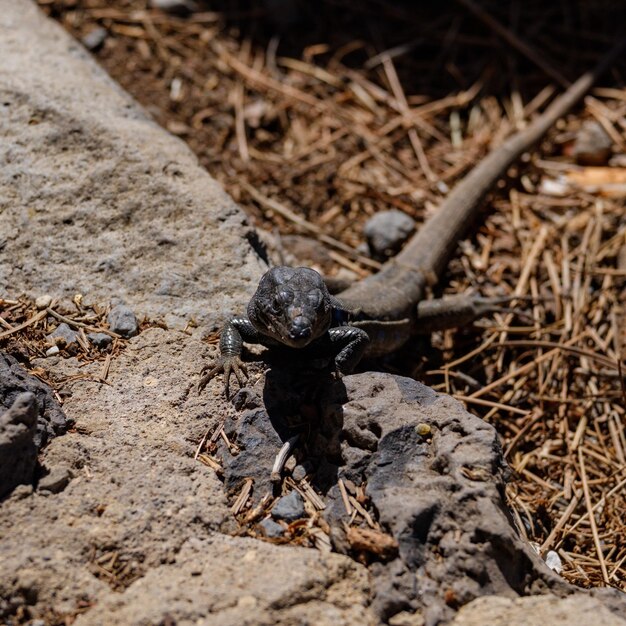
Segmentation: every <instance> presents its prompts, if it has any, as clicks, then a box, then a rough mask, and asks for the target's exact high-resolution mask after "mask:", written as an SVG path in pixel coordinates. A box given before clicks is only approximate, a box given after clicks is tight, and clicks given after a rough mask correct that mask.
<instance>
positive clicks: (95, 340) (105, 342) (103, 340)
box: [87, 333, 113, 350]
mask: <svg viewBox="0 0 626 626" xmlns="http://www.w3.org/2000/svg"><path fill="white" fill-rule="evenodd" d="M87 339H89V341H91V343H92V344H93V345H94V346H96V348H100V349H101V350H102V349H104V348H108V347H109V346H110V345H111V342H112V341H113V337H111V335H107V334H106V333H89V334H88V335H87Z"/></svg>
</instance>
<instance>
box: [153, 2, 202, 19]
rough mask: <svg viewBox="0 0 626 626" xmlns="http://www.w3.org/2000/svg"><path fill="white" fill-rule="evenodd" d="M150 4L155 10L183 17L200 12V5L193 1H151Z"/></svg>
mask: <svg viewBox="0 0 626 626" xmlns="http://www.w3.org/2000/svg"><path fill="white" fill-rule="evenodd" d="M149 4H150V6H151V7H153V8H155V9H161V11H165V12H166V13H172V14H174V15H182V16H186V15H189V14H190V13H193V12H194V11H197V10H198V5H197V4H196V3H195V2H193V0H150V2H149Z"/></svg>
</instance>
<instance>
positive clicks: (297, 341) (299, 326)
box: [286, 317, 313, 348]
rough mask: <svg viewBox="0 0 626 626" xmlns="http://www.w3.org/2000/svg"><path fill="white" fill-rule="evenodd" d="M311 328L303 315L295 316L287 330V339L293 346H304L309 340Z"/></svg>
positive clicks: (311, 332) (311, 333)
mask: <svg viewBox="0 0 626 626" xmlns="http://www.w3.org/2000/svg"><path fill="white" fill-rule="evenodd" d="M312 335H313V330H312V328H311V323H310V322H309V320H307V319H306V318H305V317H297V318H296V319H294V320H293V322H292V324H291V327H290V328H289V332H288V334H287V337H286V339H287V341H288V343H289V344H290V345H292V346H293V347H296V348H298V347H303V346H306V345H307V344H308V343H309V341H311V338H312Z"/></svg>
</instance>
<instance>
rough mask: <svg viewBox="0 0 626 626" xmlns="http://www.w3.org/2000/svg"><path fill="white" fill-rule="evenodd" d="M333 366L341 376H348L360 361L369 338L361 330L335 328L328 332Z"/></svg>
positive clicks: (352, 327) (350, 327)
mask: <svg viewBox="0 0 626 626" xmlns="http://www.w3.org/2000/svg"><path fill="white" fill-rule="evenodd" d="M328 338H329V339H330V343H331V346H332V348H333V351H335V352H336V356H335V366H336V367H337V369H338V370H339V371H340V372H341V373H342V374H349V373H350V372H351V371H352V370H353V369H354V368H355V367H356V366H357V364H358V362H359V361H360V360H361V357H362V356H363V354H364V352H365V349H366V348H367V345H368V344H369V341H370V338H369V336H368V335H367V333H366V332H365V331H364V330H363V329H361V328H355V327H354V326H337V327H335V328H331V329H329V330H328Z"/></svg>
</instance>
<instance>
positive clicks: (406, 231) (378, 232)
mask: <svg viewBox="0 0 626 626" xmlns="http://www.w3.org/2000/svg"><path fill="white" fill-rule="evenodd" d="M414 230H415V220H414V219H413V218H412V217H410V216H408V215H407V214H406V213H403V212H402V211H398V210H397V209H392V210H391V211H381V212H380V213H376V215H374V216H373V217H371V218H370V219H369V220H367V222H366V223H365V226H364V227H363V234H364V235H365V237H366V239H367V243H368V245H369V248H370V252H371V253H372V256H374V257H378V258H387V257H390V256H392V255H393V254H395V253H396V252H398V250H400V248H401V247H402V244H403V243H404V242H405V241H406V240H407V239H408V238H409V237H410V236H411V234H412V233H413V231H414Z"/></svg>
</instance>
